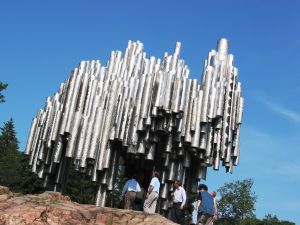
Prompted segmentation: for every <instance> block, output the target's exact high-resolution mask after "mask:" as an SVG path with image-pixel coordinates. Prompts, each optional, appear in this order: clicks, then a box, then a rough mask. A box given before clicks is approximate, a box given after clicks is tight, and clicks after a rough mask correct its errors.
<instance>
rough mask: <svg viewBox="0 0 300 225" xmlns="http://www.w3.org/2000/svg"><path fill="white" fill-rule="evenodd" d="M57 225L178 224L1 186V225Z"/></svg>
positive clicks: (125, 211)
mask: <svg viewBox="0 0 300 225" xmlns="http://www.w3.org/2000/svg"><path fill="white" fill-rule="evenodd" d="M2 224H3V225H4V224H5V225H6V224H7V225H16V224H18V225H23V224H36V225H37V224H38V225H46V224H47V225H48V224H49V225H52V224H53V225H54V224H69V225H75V224H77V225H79V224H80V225H81V224H83V225H84V224H95V225H96V224H97V225H112V224H120V225H121V224H122V225H125V224H141V225H142V224H143V225H146V224H149V225H150V224H151V225H152V224H159V225H164V224H166V225H167V224H168V225H169V224H170V225H171V224H175V223H172V222H171V221H169V220H168V219H166V218H164V217H162V216H160V215H159V214H151V215H150V214H144V213H143V212H139V211H133V210H122V209H113V208H106V207H96V206H95V205H83V204H78V203H76V202H72V201H70V198H69V197H68V196H63V195H61V194H60V193H58V192H44V193H42V194H39V195H23V196H20V195H18V194H15V193H12V192H10V190H9V189H8V188H7V187H3V186H0V225H2Z"/></svg>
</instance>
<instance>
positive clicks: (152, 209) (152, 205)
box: [150, 192, 158, 213]
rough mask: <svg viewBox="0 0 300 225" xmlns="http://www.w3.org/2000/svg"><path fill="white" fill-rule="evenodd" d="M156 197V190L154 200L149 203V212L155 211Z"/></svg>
mask: <svg viewBox="0 0 300 225" xmlns="http://www.w3.org/2000/svg"><path fill="white" fill-rule="evenodd" d="M157 198H158V194H157V193H156V192H154V200H153V202H152V204H151V205H150V213H155V210H156V204H157Z"/></svg>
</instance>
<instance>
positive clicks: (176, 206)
mask: <svg viewBox="0 0 300 225" xmlns="http://www.w3.org/2000/svg"><path fill="white" fill-rule="evenodd" d="M172 196H173V205H172V209H171V219H172V221H173V222H175V223H180V222H181V221H180V220H181V219H182V209H183V207H184V205H185V203H186V192H185V190H184V188H183V187H182V186H181V182H180V181H179V180H175V182H174V192H173V193H172Z"/></svg>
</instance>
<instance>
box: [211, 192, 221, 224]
mask: <svg viewBox="0 0 300 225" xmlns="http://www.w3.org/2000/svg"><path fill="white" fill-rule="evenodd" d="M210 194H211V196H213V199H214V217H213V219H214V221H217V220H218V219H219V216H218V207H217V202H216V196H217V192H215V191H213V192H211V193H210Z"/></svg>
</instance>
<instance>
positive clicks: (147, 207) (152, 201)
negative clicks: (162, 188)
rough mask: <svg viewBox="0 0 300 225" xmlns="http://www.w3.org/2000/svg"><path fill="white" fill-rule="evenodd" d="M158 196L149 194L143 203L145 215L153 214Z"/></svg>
mask: <svg viewBox="0 0 300 225" xmlns="http://www.w3.org/2000/svg"><path fill="white" fill-rule="evenodd" d="M157 197H158V194H157V193H156V192H151V193H150V194H149V196H148V197H147V198H146V200H145V202H144V212H145V213H155V209H156V203H157Z"/></svg>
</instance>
